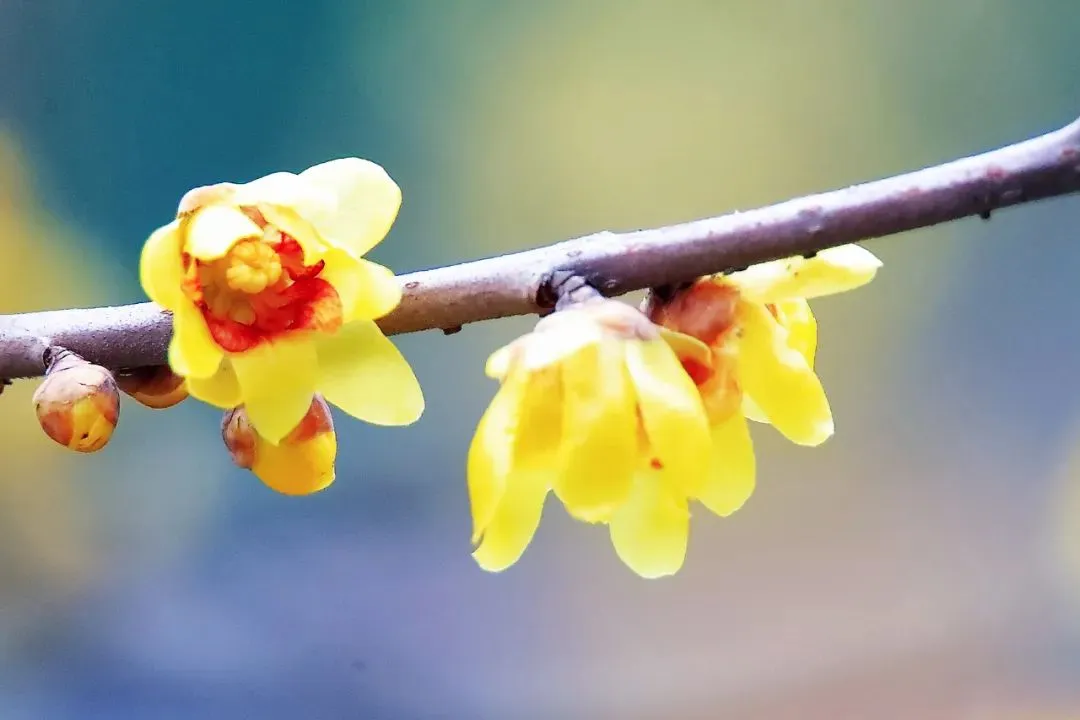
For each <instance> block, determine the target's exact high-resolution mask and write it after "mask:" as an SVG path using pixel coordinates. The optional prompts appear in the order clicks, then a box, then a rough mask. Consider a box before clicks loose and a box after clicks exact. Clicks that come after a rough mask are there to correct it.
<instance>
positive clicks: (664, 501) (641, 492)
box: [610, 470, 690, 578]
mask: <svg viewBox="0 0 1080 720" xmlns="http://www.w3.org/2000/svg"><path fill="white" fill-rule="evenodd" d="M610 531H611V544H612V545H614V546H615V552H616V553H617V554H618V556H619V558H620V559H621V560H622V561H623V562H624V563H626V565H627V566H628V567H629V568H630V569H631V570H633V571H634V572H636V573H637V574H638V575H640V576H642V577H644V578H659V577H664V576H667V575H674V574H675V573H676V572H678V570H679V568H681V567H682V564H683V560H684V559H685V558H686V545H687V541H688V539H689V535H690V510H689V508H688V507H687V502H686V499H685V498H683V497H680V496H678V495H677V494H675V493H674V492H672V490H671V489H670V488H669V487H667V486H666V484H665V482H664V479H663V478H662V477H660V473H658V472H657V471H655V470H639V471H638V474H637V475H636V476H635V478H634V487H633V490H632V491H631V493H630V498H629V500H628V501H627V502H626V503H625V504H624V505H623V506H622V507H620V508H619V509H618V510H617V511H616V512H615V515H614V516H613V517H612V518H611V522H610Z"/></svg>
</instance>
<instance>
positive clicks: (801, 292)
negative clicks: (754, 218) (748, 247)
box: [727, 245, 881, 303]
mask: <svg viewBox="0 0 1080 720" xmlns="http://www.w3.org/2000/svg"><path fill="white" fill-rule="evenodd" d="M879 267H881V261H880V260H878V259H877V257H876V256H875V255H874V254H873V253H872V252H870V251H869V250H867V249H866V248H863V247H860V246H859V245H841V246H840V247H835V248H829V249H827V250H822V251H821V252H819V253H818V254H817V255H815V256H814V257H812V258H804V257H793V258H786V259H784V260H775V261H773V262H767V263H761V264H759V265H752V266H750V267H749V268H747V269H746V270H742V271H740V272H737V273H732V274H731V275H729V276H728V277H727V279H728V281H729V282H731V283H733V284H734V285H736V286H737V287H738V288H739V292H740V293H741V294H742V296H743V297H744V298H745V299H747V300H751V301H754V302H760V303H773V302H779V301H781V300H790V299H792V298H815V297H820V296H822V295H835V294H836V293H842V292H847V291H848V290H854V289H855V288H857V287H861V286H863V285H865V284H866V283H868V282H870V281H871V280H873V279H874V275H876V274H877V270H878V268H879Z"/></svg>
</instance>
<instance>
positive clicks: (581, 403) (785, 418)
mask: <svg viewBox="0 0 1080 720" xmlns="http://www.w3.org/2000/svg"><path fill="white" fill-rule="evenodd" d="M400 204H401V191H400V189H399V188H398V186H397V185H396V183H394V181H393V180H391V178H390V177H389V175H387V174H386V172H385V171H384V170H383V168H381V167H379V166H378V165H376V164H374V163H371V162H368V161H365V160H360V159H357V158H346V159H341V160H333V161H330V162H327V163H323V164H321V165H316V166H314V167H312V168H309V169H307V170H305V171H304V172H301V173H299V174H292V173H285V172H281V173H274V174H272V175H268V176H266V177H262V178H259V179H257V180H254V181H252V182H249V183H246V184H233V183H219V184H216V185H211V186H206V187H200V188H196V189H194V190H192V191H190V192H188V193H187V194H186V195H185V196H184V197H183V198H182V199H181V201H180V205H179V208H178V211H177V213H176V218H175V219H174V220H173V221H172V222H170V223H169V224H167V225H165V226H164V227H161V228H159V229H158V230H156V231H155V232H154V233H153V234H151V235H150V237H149V239H148V240H147V241H146V244H145V246H144V248H143V251H142V256H141V261H140V278H141V281H142V285H143V288H144V289H145V291H146V293H147V295H149V297H150V298H151V299H152V300H153V301H155V302H156V303H158V304H159V305H161V306H162V307H164V308H165V309H167V310H169V311H170V312H171V313H172V317H173V328H174V329H173V336H172V339H171V342H170V344H169V352H168V362H169V365H168V367H160V368H145V369H141V370H134V371H125V372H116V373H112V372H110V371H109V370H108V369H106V368H103V367H99V366H97V365H93V364H91V363H88V362H86V361H85V360H83V359H82V358H80V357H78V356H77V355H75V354H74V353H71V352H68V351H66V350H63V349H62V348H54V349H51V350H50V353H49V355H50V357H49V358H48V359H49V367H48V372H47V374H46V378H45V380H44V382H43V383H42V384H41V386H40V387H39V388H38V391H37V393H36V394H35V396H34V402H35V406H36V409H37V413H38V417H39V419H40V421H41V424H42V427H43V428H44V429H45V431H46V433H47V434H48V435H49V436H50V437H51V438H53V439H54V440H55V441H56V442H58V443H60V444H62V445H65V446H67V447H69V448H71V449H74V450H78V451H81V452H93V451H95V450H98V449H100V448H101V447H103V446H104V445H105V444H106V443H107V442H108V440H109V438H110V437H111V435H112V431H113V429H114V428H115V427H116V424H117V421H118V418H119V407H120V406H119V393H120V392H121V391H123V392H125V393H127V394H128V395H130V396H131V397H132V398H134V399H135V400H137V401H138V402H140V403H142V404H143V405H146V406H148V407H151V408H165V407H171V406H173V405H175V404H176V403H178V402H180V401H181V400H183V399H184V398H185V397H187V396H188V394H190V395H191V396H193V397H195V398H197V399H199V400H202V401H204V402H206V403H209V404H211V405H213V406H216V407H218V408H221V409H222V410H224V411H225V415H224V418H223V420H222V425H221V433H222V440H223V442H224V444H225V447H226V448H227V450H228V452H229V454H230V456H231V457H232V459H233V461H234V462H235V464H236V465H238V466H240V467H242V468H246V469H248V470H250V471H251V472H252V473H254V474H255V475H256V476H257V477H258V478H259V479H260V480H262V482H263V483H265V484H266V485H267V486H269V487H270V488H272V489H273V490H275V491H277V492H280V493H283V494H287V495H306V494H310V493H314V492H318V491H320V490H323V489H325V488H326V487H328V486H329V485H330V484H331V483H332V482H333V481H334V477H335V469H334V462H335V458H336V455H337V435H336V433H335V430H334V422H333V418H332V416H331V411H330V407H331V406H334V407H337V408H338V409H339V410H341V411H343V412H345V413H346V414H348V415H351V416H352V417H355V418H358V419H361V420H365V421H367V422H369V423H373V424H378V425H408V424H410V423H412V422H414V421H416V420H417V419H418V418H419V416H420V414H421V413H422V412H423V409H424V399H423V394H422V393H421V390H420V386H419V384H418V383H417V380H416V377H415V376H414V375H413V372H412V369H411V368H410V367H409V365H408V363H407V362H406V361H405V359H404V358H403V357H402V355H401V353H400V352H398V350H397V348H396V347H395V346H394V345H393V343H391V342H390V340H388V339H387V338H386V336H385V335H384V334H383V333H382V331H381V330H380V329H379V327H378V325H377V324H376V322H375V321H376V320H377V319H378V318H380V317H383V316H384V315H386V314H387V313H389V312H391V311H392V310H393V309H394V308H395V307H396V306H397V305H398V304H399V303H400V302H401V297H402V293H401V288H400V286H399V284H398V281H397V279H396V278H395V277H394V275H393V273H392V272H391V271H390V270H388V269H387V268H385V267H383V266H381V265H377V264H375V263H373V262H371V261H369V260H366V259H365V258H364V257H363V256H364V254H365V253H367V252H368V251H369V250H370V249H372V248H373V247H374V246H375V245H376V244H378V243H379V242H380V241H381V240H382V239H383V238H384V237H385V236H386V234H387V233H388V232H389V230H390V228H391V226H392V225H393V223H394V221H395V219H396V217H397V213H398V209H399V207H400ZM880 265H881V263H880V261H879V260H878V259H877V258H876V257H874V256H873V255H872V254H871V253H870V252H868V251H867V250H865V249H863V248H861V247H858V246H855V245H847V246H843V247H839V248H833V249H830V250H824V251H822V252H820V253H817V254H815V255H813V256H811V257H796V258H789V259H785V260H779V261H775V262H769V263H763V264H760V265H755V266H753V267H749V268H747V269H744V270H741V271H738V272H733V273H729V274H721V275H714V276H707V277H702V278H699V279H697V280H696V281H695V282H693V283H690V284H688V285H686V286H681V287H679V288H677V289H675V290H673V291H669V292H663V293H660V292H653V293H651V294H650V296H649V297H648V298H647V300H646V301H645V303H644V304H643V305H642V307H641V308H640V309H637V308H634V307H631V306H630V305H626V304H623V303H620V302H617V301H615V300H609V299H605V298H603V297H601V296H600V295H599V294H598V293H597V292H596V291H594V290H592V289H591V288H589V287H588V286H584V287H582V286H580V285H579V286H578V287H577V288H576V290H575V291H574V292H567V293H564V294H563V296H562V297H561V299H560V303H559V306H558V309H557V310H556V311H555V312H554V313H552V314H550V315H548V316H547V317H545V318H543V319H542V320H540V322H539V323H538V324H537V325H536V327H535V329H534V330H533V331H532V332H531V333H529V334H527V335H525V336H523V337H521V338H518V339H517V340H514V341H513V342H511V343H510V344H508V345H506V346H505V347H503V348H501V349H499V350H497V351H496V352H495V353H494V354H492V355H491V357H490V358H489V360H488V363H487V367H486V372H487V374H488V375H489V376H490V377H492V378H494V379H496V380H498V381H499V383H500V386H499V389H498V392H497V393H496V394H495V397H494V399H493V400H492V402H491V405H490V406H489V407H488V409H487V411H486V412H485V413H484V414H483V417H482V418H481V419H480V422H479V425H478V427H477V429H476V433H475V436H474V438H473V441H472V445H471V447H470V448H469V453H468V461H467V468H466V475H467V485H468V493H469V499H470V504H471V509H472V524H473V532H472V541H473V544H474V546H475V550H474V553H473V555H474V557H475V559H476V562H477V563H478V564H479V565H480V566H481V567H483V568H485V569H487V570H490V571H501V570H504V569H505V568H507V567H509V566H510V565H512V564H514V563H515V562H517V560H518V559H519V558H520V557H521V555H522V553H523V552H524V551H525V549H526V547H527V546H528V545H529V543H530V542H531V540H532V538H533V536H534V534H535V533H536V530H537V528H538V526H539V524H540V519H541V515H542V513H543V509H544V505H545V503H546V501H547V498H548V495H549V494H550V493H554V495H555V496H556V498H558V500H559V502H560V503H561V504H562V505H563V506H564V507H565V508H566V510H567V512H568V513H569V514H570V515H571V516H572V517H574V518H576V519H578V520H581V521H583V522H586V523H591V524H598V525H604V526H606V527H607V529H608V532H609V535H610V538H611V542H612V545H613V546H614V548H615V552H616V553H617V554H618V556H619V557H620V558H621V559H622V561H623V562H624V563H625V564H626V565H627V566H629V567H630V568H631V569H632V570H633V571H634V572H636V573H638V574H639V575H641V576H644V577H650V578H654V577H662V576H666V575H671V574H673V573H675V572H676V571H678V570H679V568H680V567H681V566H682V564H683V562H684V559H685V556H686V550H687V544H688V537H689V530H690V514H691V510H692V508H694V507H696V505H697V504H700V505H701V506H704V507H705V508H706V509H707V510H709V511H711V512H712V513H714V514H716V515H719V516H728V515H730V514H732V513H734V512H735V511H737V510H738V509H739V508H740V507H742V506H743V504H744V503H745V502H746V501H747V499H748V498H749V497H750V495H751V494H752V493H753V490H754V484H755V457H754V448H753V444H752V441H751V436H750V429H749V423H748V421H750V420H753V421H756V422H762V423H767V424H770V425H772V426H773V427H775V428H776V429H777V430H778V431H779V432H780V433H782V434H783V435H784V436H785V437H787V438H788V439H790V440H791V441H792V442H794V443H797V444H799V445H806V446H815V445H819V444H821V443H822V442H824V441H825V440H826V439H828V438H829V437H830V436H831V435H832V434H833V430H834V428H833V418H832V411H831V409H830V407H829V402H828V399H827V398H826V395H825V392H824V390H823V388H822V385H821V382H820V381H819V379H818V377H817V374H816V373H815V371H814V358H815V353H816V349H817V323H816V320H815V318H814V315H813V313H812V312H811V310H810V306H809V303H808V300H809V299H812V298H815V297H819V296H822V295H829V294H835V293H840V292H845V291H847V290H851V289H854V288H857V287H859V286H861V285H864V284H866V283H868V282H869V281H870V280H872V279H873V277H874V275H875V274H876V272H877V270H878V268H879V267H880Z"/></svg>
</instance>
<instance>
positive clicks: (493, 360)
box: [484, 341, 521, 380]
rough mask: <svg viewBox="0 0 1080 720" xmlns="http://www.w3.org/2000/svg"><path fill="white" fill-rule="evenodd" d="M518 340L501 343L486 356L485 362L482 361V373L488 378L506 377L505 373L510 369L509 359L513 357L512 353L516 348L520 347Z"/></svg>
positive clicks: (498, 378) (499, 378)
mask: <svg viewBox="0 0 1080 720" xmlns="http://www.w3.org/2000/svg"><path fill="white" fill-rule="evenodd" d="M520 345H521V344H520V343H519V342H518V341H514V342H512V343H509V344H508V345H503V346H502V347H501V348H499V349H498V350H496V351H495V352H493V353H491V355H489V356H488V359H487V362H486V363H484V374H485V375H487V376H488V377H489V378H493V379H495V380H502V379H503V378H505V377H506V373H507V372H508V371H509V370H510V361H511V360H512V359H513V357H514V353H515V352H516V351H517V348H519V347H520Z"/></svg>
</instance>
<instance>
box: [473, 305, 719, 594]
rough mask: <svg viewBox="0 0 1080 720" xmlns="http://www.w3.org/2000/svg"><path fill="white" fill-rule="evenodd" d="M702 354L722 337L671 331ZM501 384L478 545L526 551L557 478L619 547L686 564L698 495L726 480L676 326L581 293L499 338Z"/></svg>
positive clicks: (577, 513)
mask: <svg viewBox="0 0 1080 720" xmlns="http://www.w3.org/2000/svg"><path fill="white" fill-rule="evenodd" d="M666 335H667V336H668V339H669V340H670V342H671V343H672V345H674V346H675V347H677V348H679V349H680V351H681V353H682V354H683V355H684V356H686V357H688V358H693V360H694V362H696V363H698V364H699V365H700V366H701V367H704V368H708V367H709V366H710V365H711V359H710V353H709V350H708V348H706V347H705V346H704V345H703V344H701V343H699V342H697V341H696V340H694V339H693V338H689V337H681V336H676V334H675V333H666ZM486 371H487V374H488V375H490V376H492V377H495V378H498V379H500V380H501V383H502V384H501V387H500V389H499V391H498V393H497V394H496V396H495V398H494V400H493V401H492V403H491V405H490V407H489V408H488V409H487V411H486V412H485V413H484V416H483V417H482V418H481V420H480V423H479V426H478V427H477V430H476V435H475V437H474V439H473V443H472V446H471V448H470V450H469V462H468V485H469V498H470V502H471V505H472V515H473V542H474V543H477V544H478V545H477V548H476V550H475V552H474V557H475V558H476V561H477V562H478V563H479V564H480V566H481V567H483V568H485V569H487V570H491V571H499V570H503V569H505V568H506V567H508V566H510V565H512V564H513V563H514V562H516V561H517V559H518V558H519V557H520V556H521V554H522V553H523V552H524V550H525V548H526V547H527V546H528V544H529V542H530V541H531V539H532V537H533V535H534V534H535V532H536V529H537V527H538V525H539V523H540V517H541V514H542V509H543V505H544V502H545V499H546V497H547V494H548V492H549V490H554V492H555V494H556V496H557V497H558V498H559V499H560V500H561V501H562V503H563V505H565V507H566V509H567V511H568V512H569V513H570V514H571V515H572V516H574V517H576V518H578V519H581V520H584V521H587V522H600V523H606V524H607V525H608V526H609V530H610V535H611V540H612V543H613V544H614V546H615V550H616V552H617V553H618V555H619V557H620V558H622V560H623V561H624V562H625V563H626V564H627V565H628V566H630V568H631V569H633V570H634V571H635V572H637V573H638V574H640V575H643V576H645V577H659V576H663V575H670V574H672V573H674V572H675V571H676V570H678V569H679V567H681V565H682V563H683V559H684V556H685V554H686V545H687V535H688V532H689V519H690V514H689V507H688V503H689V500H690V499H692V498H698V497H701V496H703V495H705V496H707V495H709V494H710V493H711V492H712V488H711V487H710V486H711V484H712V482H713V477H712V476H711V475H710V468H711V466H712V448H711V439H710V435H709V426H708V421H707V419H706V415H705V409H704V407H703V405H702V401H701V397H700V395H699V393H698V391H697V388H696V386H695V385H694V382H693V381H692V380H691V379H690V377H689V376H688V375H687V373H686V371H685V370H684V369H683V366H682V364H681V363H680V360H679V357H678V356H677V354H676V352H674V351H673V350H672V346H671V345H669V344H668V342H666V341H665V333H664V332H662V331H661V329H659V328H657V327H656V326H655V325H653V324H652V323H651V322H649V321H648V320H647V319H646V318H645V317H644V315H642V314H641V313H640V312H638V311H637V310H635V309H634V308H632V307H630V306H628V305H625V304H622V303H619V302H615V301H612V300H595V301H591V302H587V303H583V304H580V305H575V306H572V307H571V308H569V309H567V310H562V311H559V312H556V313H554V314H552V315H550V316H548V317H547V318H544V319H543V320H541V321H540V322H539V323H538V324H537V326H536V329H535V330H534V331H533V332H532V333H530V334H528V335H525V336H524V337H521V338H519V339H518V340H515V341H514V342H512V343H511V344H509V345H507V346H506V347H503V348H501V349H500V350H498V351H496V352H495V353H494V354H493V355H492V356H491V358H490V359H489V361H488V365H487V368H486Z"/></svg>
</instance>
